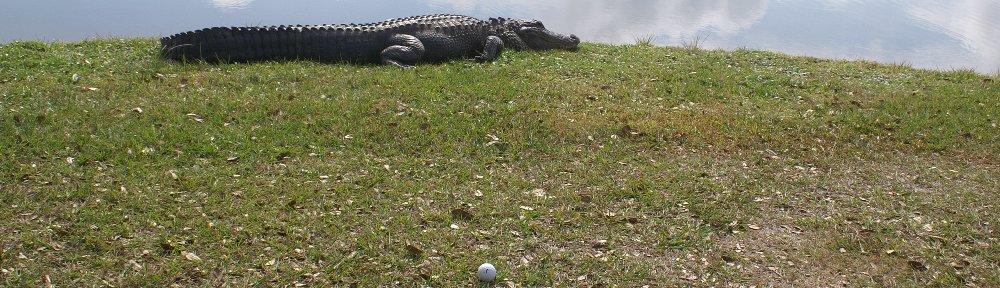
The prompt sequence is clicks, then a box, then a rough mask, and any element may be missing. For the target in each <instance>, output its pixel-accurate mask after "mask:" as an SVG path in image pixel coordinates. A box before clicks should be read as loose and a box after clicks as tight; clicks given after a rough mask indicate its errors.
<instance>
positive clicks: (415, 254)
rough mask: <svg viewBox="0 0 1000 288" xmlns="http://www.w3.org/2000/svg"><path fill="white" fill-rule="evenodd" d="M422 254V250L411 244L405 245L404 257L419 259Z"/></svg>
mask: <svg viewBox="0 0 1000 288" xmlns="http://www.w3.org/2000/svg"><path fill="white" fill-rule="evenodd" d="M423 254H424V250H423V249H420V248H419V247H417V246H414V245H413V244H406V256H407V257H410V258H420V255H423Z"/></svg>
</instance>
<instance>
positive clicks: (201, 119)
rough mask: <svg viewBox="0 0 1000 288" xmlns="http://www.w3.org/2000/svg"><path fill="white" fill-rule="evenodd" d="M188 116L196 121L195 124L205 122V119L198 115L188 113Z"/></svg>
mask: <svg viewBox="0 0 1000 288" xmlns="http://www.w3.org/2000/svg"><path fill="white" fill-rule="evenodd" d="M187 116H188V118H191V120H194V121H195V122H198V123H201V122H205V119H204V118H201V116H198V114H194V113H188V114H187Z"/></svg>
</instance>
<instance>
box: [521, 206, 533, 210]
mask: <svg viewBox="0 0 1000 288" xmlns="http://www.w3.org/2000/svg"><path fill="white" fill-rule="evenodd" d="M521 210H525V211H535V208H531V207H528V206H521Z"/></svg>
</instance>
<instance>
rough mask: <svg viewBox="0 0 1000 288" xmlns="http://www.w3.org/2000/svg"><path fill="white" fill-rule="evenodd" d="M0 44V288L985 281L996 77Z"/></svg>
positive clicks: (853, 66) (865, 67) (789, 61)
mask: <svg viewBox="0 0 1000 288" xmlns="http://www.w3.org/2000/svg"><path fill="white" fill-rule="evenodd" d="M154 42H155V41H154V40H152V39H130V40H119V39H108V40H94V41H86V42H79V43H39V42H18V43H12V44H5V45H2V46H0V111H3V112H2V113H0V157H2V159H3V161H2V162H0V200H2V201H0V203H2V206H0V219H4V221H3V222H0V235H2V236H0V248H2V249H0V268H2V271H0V273H2V274H0V286H12V287H16V286H36V287H37V286H44V285H46V284H50V283H51V284H53V285H55V286H59V287H88V286H127V287H132V286H140V287H141V286H159V287H162V286H170V285H177V286H206V287H217V286H300V285H306V286H320V287H322V286H358V287H371V286H425V285H429V286H440V287H455V286H473V285H476V284H477V283H476V275H475V270H476V267H478V266H479V264H481V263H483V262H491V263H493V264H495V265H496V266H497V268H498V270H499V276H498V282H497V283H495V284H496V285H499V286H585V287H590V286H605V287H641V286H643V285H651V286H686V285H690V286H737V287H738V286H750V285H756V286H796V287H803V286H805V287H809V286H840V285H846V286H903V287H906V286H910V287H924V286H942V287H954V286H963V285H969V286H980V287H987V286H998V285H1000V245H998V244H997V243H1000V242H998V241H997V238H998V235H1000V234H998V232H997V229H998V226H1000V223H998V220H997V219H1000V208H998V205H1000V201H998V200H997V199H998V196H1000V195H998V194H1000V192H998V191H1000V183H998V182H1000V180H998V179H1000V161H998V160H1000V141H998V140H1000V136H998V135H1000V128H998V124H1000V83H997V80H998V79H997V78H996V76H988V75H981V74H976V73H974V72H970V71H952V72H938V71H925V70H914V69H912V68H909V67H903V66H892V65H882V64H876V63H870V62H847V61H830V60H820V59H814V58H805V57H791V56H786V55H781V54H775V53H770V52H761V51H748V50H738V51H703V50H697V49H686V48H662V47H651V46H647V45H629V46H607V45H597V44H584V45H582V47H581V49H580V51H577V52H546V53H526V52H525V53H521V52H518V53H509V54H505V56H504V58H502V59H500V60H499V61H498V62H497V63H494V64H475V63H470V62H467V61H453V62H450V63H444V64H436V65H422V66H419V67H418V68H415V69H410V70H400V69H396V68H392V67H381V66H367V65H349V64H321V63H312V62H300V61H290V62H264V63H253V64H225V65H209V64H198V63H194V64H181V63H175V62H170V61H164V60H161V59H159V58H157V52H158V47H156V44H155V43H154Z"/></svg>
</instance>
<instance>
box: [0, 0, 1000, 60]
mask: <svg viewBox="0 0 1000 288" xmlns="http://www.w3.org/2000/svg"><path fill="white" fill-rule="evenodd" d="M4 2H5V3H4V4H3V6H4V9H3V10H2V11H0V43H7V42H10V41H14V40H42V41H77V40H81V39H86V38H92V37H109V36H114V37H161V36H165V35H170V34H173V33H177V32H182V31H187V30H195V29H199V28H205V27H212V26H245V25H280V24H322V23H364V22H374V21H380V20H384V19H388V18H394V17H402V16H411V15H419V14H431V13H454V14H465V15H470V16H475V17H479V18H488V17H496V16H503V17H514V18H534V19H539V20H542V21H543V22H545V24H546V26H547V27H548V28H550V29H552V30H554V31H557V32H561V33H575V34H576V35H578V36H580V37H581V38H583V39H584V41H590V42H602V43H612V44H623V43H634V42H636V40H637V39H643V38H652V39H653V43H654V44H658V45H675V46H676V45H685V44H686V45H692V44H697V45H699V47H702V48H707V49H715V48H721V49H738V48H750V49H764V50H771V51H778V52H784V53H789V54H794V55H808V56H816V57H822V58H832V59H867V60H875V61H879V62H884V63H902V64H909V65H913V66H915V67H920V68H931V69H942V70H951V69H974V70H976V71H979V72H981V73H988V74H997V73H998V72H1000V28H996V27H1000V0H950V1H948V0H909V1H903V0H895V1H894V0H870V1H863V0H799V1H796V0H588V1H579V0H508V1H496V0H492V1H486V0H421V1H398V0H370V1H346V0H298V1H296V0H170V1H163V0H88V1H58V0H6V1H4Z"/></svg>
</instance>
